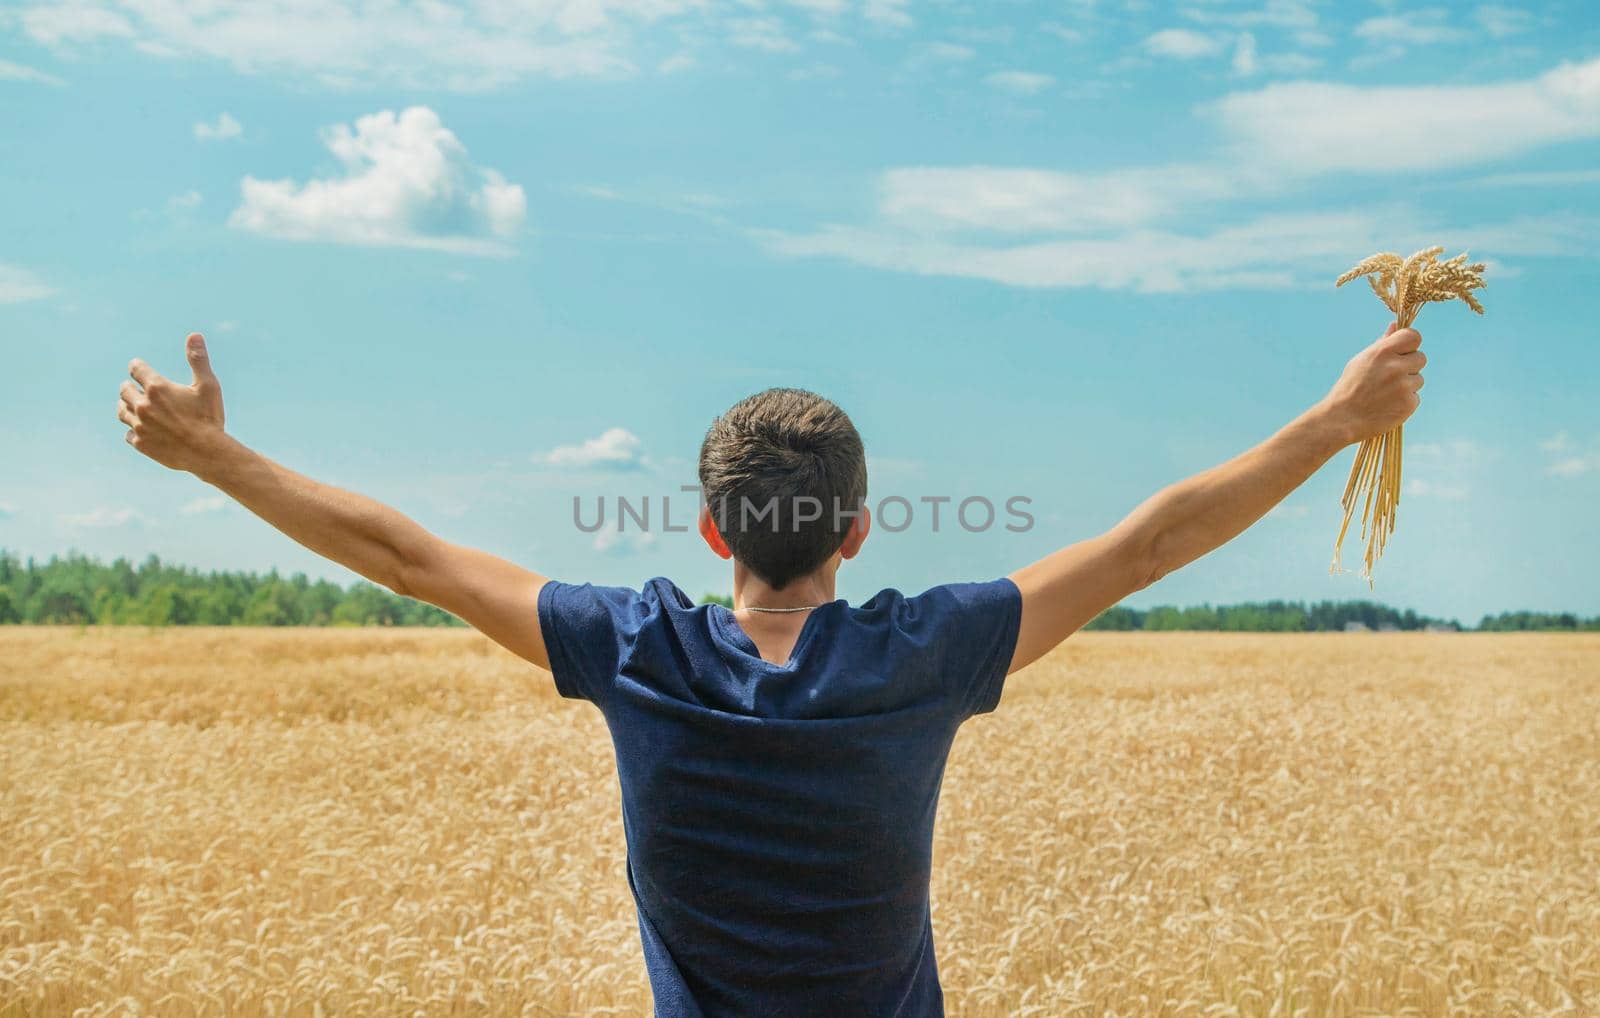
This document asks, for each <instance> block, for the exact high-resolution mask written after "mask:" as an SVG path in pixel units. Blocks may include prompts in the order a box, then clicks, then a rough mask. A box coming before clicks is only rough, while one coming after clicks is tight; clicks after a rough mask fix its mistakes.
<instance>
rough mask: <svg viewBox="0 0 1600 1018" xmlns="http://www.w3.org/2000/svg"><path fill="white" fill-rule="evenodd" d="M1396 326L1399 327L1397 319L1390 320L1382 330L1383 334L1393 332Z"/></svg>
mask: <svg viewBox="0 0 1600 1018" xmlns="http://www.w3.org/2000/svg"><path fill="white" fill-rule="evenodd" d="M1398 328H1400V322H1399V321H1398V320H1397V321H1393V322H1390V323H1389V327H1388V328H1387V329H1384V330H1383V334H1384V335H1385V336H1387V335H1388V334H1389V333H1391V332H1393V331H1394V330H1396V329H1398Z"/></svg>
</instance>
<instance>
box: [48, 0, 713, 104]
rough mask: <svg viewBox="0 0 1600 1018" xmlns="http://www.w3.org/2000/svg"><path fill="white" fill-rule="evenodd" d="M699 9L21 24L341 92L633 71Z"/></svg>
mask: <svg viewBox="0 0 1600 1018" xmlns="http://www.w3.org/2000/svg"><path fill="white" fill-rule="evenodd" d="M706 9H708V5H707V4H705V3H704V2H702V0H521V2H518V3H505V2H502V0H466V2H463V3H450V4H446V3H436V2H419V3H405V4H389V3H369V2H367V0H319V2H317V3H306V2H304V0H258V2H253V3H247V4H246V3H239V4H226V3H190V4H175V3H171V2H169V0H75V2H73V3H71V4H55V3H37V2H36V3H34V4H33V5H32V6H26V7H23V8H22V10H21V12H20V14H19V15H18V20H19V21H20V23H21V25H22V28H23V31H24V32H26V33H27V34H28V35H29V36H30V37H32V38H33V39H34V40H36V41H38V42H41V43H44V44H46V45H49V46H54V47H59V48H68V49H70V48H74V47H81V46H84V45H87V44H91V43H96V42H104V41H108V40H123V41H125V42H126V43H128V44H129V45H131V46H133V47H135V48H137V49H138V50H140V51H141V52H143V53H145V54H147V55H154V56H158V57H163V58H168V59H178V58H199V59H207V60H217V61H222V62H225V63H228V64H230V65H232V66H233V67H234V68H235V69H237V70H240V71H243V72H246V73H261V72H266V73H276V74H283V75H286V76H291V77H294V78H296V79H301V80H303V79H308V78H309V79H312V80H316V81H320V82H322V83H324V84H330V85H334V86H339V87H347V86H352V85H356V84H360V83H369V84H371V83H383V84H389V85H398V86H402V87H413V88H424V87H439V88H446V89H453V90H473V89H482V88H490V87H495V86H499V85H505V84H509V83H511V82H515V81H518V80H520V79H523V78H527V77H557V78H561V77H573V76H594V75H621V74H629V73H632V71H633V70H634V66H633V63H632V61H631V59H630V57H629V49H630V46H629V43H630V41H631V39H632V36H633V34H634V32H635V31H637V30H638V29H640V28H642V27H648V26H649V25H652V24H654V23H656V22H659V21H661V20H663V19H668V18H678V17H682V16H686V15H695V14H700V13H701V12H703V11H705V10H706Z"/></svg>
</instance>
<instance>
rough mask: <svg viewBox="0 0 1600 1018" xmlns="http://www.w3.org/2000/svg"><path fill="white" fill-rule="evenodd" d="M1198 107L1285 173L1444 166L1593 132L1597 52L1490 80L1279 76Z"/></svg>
mask: <svg viewBox="0 0 1600 1018" xmlns="http://www.w3.org/2000/svg"><path fill="white" fill-rule="evenodd" d="M1376 110H1404V111H1405V115H1404V116H1376V115H1374V111H1376ZM1205 112H1206V113H1207V114H1209V115H1211V116H1213V117H1214V118H1215V120H1216V122H1217V123H1218V124H1219V126H1220V127H1221V129H1222V130H1223V132H1224V134H1225V135H1227V136H1228V137H1229V138H1230V139H1231V141H1232V143H1233V145H1234V147H1235V150H1236V151H1237V152H1238V153H1239V154H1241V155H1247V156H1248V158H1250V159H1252V160H1261V161H1265V162H1268V163H1271V164H1274V165H1276V166H1278V167H1280V168H1282V169H1285V170H1289V171H1293V172H1299V173H1319V172H1333V171H1348V172H1362V173H1394V172H1401V171H1407V170H1427V169H1441V168H1449V167H1455V166H1460V165H1462V164H1465V163H1472V162H1481V161H1484V160H1489V159H1496V158H1501V157H1505V156H1510V155H1515V154H1517V153H1519V152H1524V151H1527V150H1529V149H1533V148H1537V147H1539V146H1543V145H1548V144H1552V143H1555V142H1561V141H1571V140H1576V139H1582V138H1593V137H1597V136H1600V58H1596V59H1594V60H1591V61H1589V62H1588V63H1583V64H1562V65H1561V66H1559V67H1557V68H1555V69H1553V70H1551V71H1548V72H1546V73H1545V74H1542V75H1540V76H1538V77H1537V78H1532V79H1527V80H1521V81H1508V82H1500V83H1497V84H1489V85H1410V86H1394V87H1363V86H1358V85H1338V84H1327V83H1319V82H1285V83H1280V84H1274V85H1269V86H1267V87H1266V88H1263V89H1260V90H1257V91H1254V92H1238V93H1234V94H1232V95H1229V96H1226V97H1224V98H1223V99H1221V100H1219V101H1218V102H1216V103H1215V104H1212V105H1210V106H1208V107H1206V108H1205Z"/></svg>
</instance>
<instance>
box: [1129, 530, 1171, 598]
mask: <svg viewBox="0 0 1600 1018" xmlns="http://www.w3.org/2000/svg"><path fill="white" fill-rule="evenodd" d="M1170 545H1171V541H1170V539H1167V538H1166V537H1165V536H1164V535H1162V534H1155V535H1152V536H1151V537H1150V538H1149V539H1147V540H1144V541H1141V542H1139V543H1138V544H1137V545H1136V546H1135V547H1136V548H1137V554H1136V555H1135V556H1134V562H1135V566H1134V578H1133V582H1134V584H1135V586H1134V589H1135V590H1143V589H1145V588H1146V587H1148V586H1150V585H1151V584H1153V583H1155V582H1156V581H1157V580H1159V579H1161V578H1162V577H1163V576H1166V575H1167V574H1168V573H1170V572H1172V571H1173V570H1174V569H1175V568H1177V565H1176V563H1175V560H1174V559H1173V558H1172V557H1171V549H1170Z"/></svg>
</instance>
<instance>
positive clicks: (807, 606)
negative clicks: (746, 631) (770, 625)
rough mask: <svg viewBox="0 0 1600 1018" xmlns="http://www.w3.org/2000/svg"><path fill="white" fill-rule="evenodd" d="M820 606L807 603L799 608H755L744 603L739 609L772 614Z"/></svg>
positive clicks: (819, 606) (800, 610) (803, 610)
mask: <svg viewBox="0 0 1600 1018" xmlns="http://www.w3.org/2000/svg"><path fill="white" fill-rule="evenodd" d="M821 607H822V605H820V604H808V605H803V606H801V607H799V608H757V607H755V606H754V605H745V607H744V608H743V609H741V610H742V611H747V612H771V613H773V614H781V613H785V612H808V611H811V610H813V609H816V608H821Z"/></svg>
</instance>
